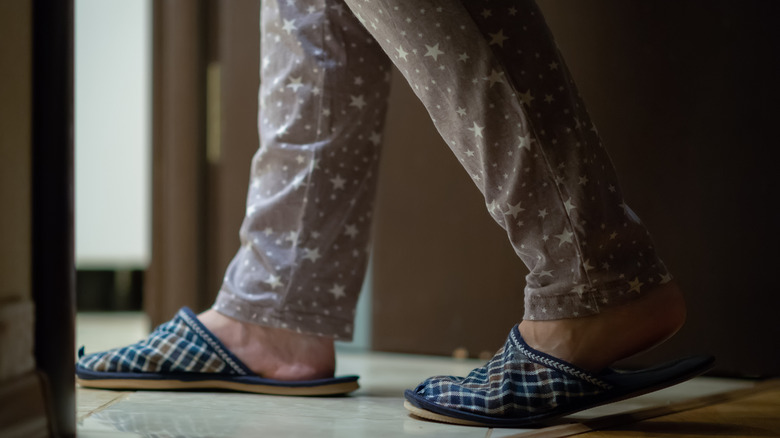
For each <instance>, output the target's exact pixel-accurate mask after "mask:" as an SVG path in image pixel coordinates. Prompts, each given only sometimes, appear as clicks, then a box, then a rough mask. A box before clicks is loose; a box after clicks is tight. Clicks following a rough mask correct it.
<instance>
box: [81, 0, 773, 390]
mask: <svg viewBox="0 0 780 438" xmlns="http://www.w3.org/2000/svg"><path fill="white" fill-rule="evenodd" d="M539 3H540V6H541V7H542V9H543V10H544V12H545V14H546V17H547V20H548V23H549V24H550V26H551V27H552V29H553V32H554V34H555V36H556V38H557V41H558V44H559V46H560V48H561V50H562V51H563V53H564V56H565V57H566V58H567V61H568V63H569V67H570V69H571V70H572V73H573V75H574V77H575V80H576V81H577V83H578V86H579V88H580V91H581V93H582V95H583V96H584V98H585V101H586V102H587V103H588V105H589V110H590V113H591V116H592V118H593V119H594V121H595V122H596V124H597V125H598V126H599V132H600V133H601V135H602V136H603V140H604V143H605V145H606V147H607V149H608V150H609V151H610V153H611V155H612V158H613V161H614V163H615V166H616V168H617V171H618V174H619V176H620V177H621V180H622V183H623V186H624V187H623V188H624V191H625V193H626V196H627V199H628V202H629V203H630V204H631V205H632V208H633V209H634V210H635V211H636V212H637V213H638V214H639V215H640V217H642V219H643V220H644V221H645V222H646V223H647V225H648V227H649V228H650V230H651V232H653V234H654V236H655V240H656V244H657V246H658V248H659V250H660V253H661V255H662V257H663V258H664V259H665V261H666V263H667V265H668V266H669V267H670V269H671V270H672V272H673V273H675V275H676V276H677V278H678V281H679V282H680V283H681V284H682V285H683V287H684V289H685V290H686V292H687V294H688V299H689V305H690V314H689V322H688V324H687V325H686V327H685V328H684V329H683V331H682V332H681V333H680V334H679V335H678V336H677V337H675V338H674V339H673V340H672V341H671V342H669V343H667V344H665V345H664V346H662V347H661V348H659V349H657V350H654V351H653V352H650V353H648V354H645V355H643V356H640V357H637V358H633V359H631V360H629V361H628V363H627V365H641V364H646V363H652V362H657V361H658V360H660V358H661V357H664V358H665V357H669V356H673V355H678V354H684V353H694V352H704V353H711V354H715V355H716V356H717V357H718V360H719V361H718V365H717V368H716V370H715V373H718V374H728V375H743V376H744V375H748V376H758V375H778V374H780V353H777V351H776V348H775V347H776V346H777V342H778V341H777V339H778V338H780V325H778V324H777V323H776V314H777V311H778V308H780V306H779V305H780V300H779V299H778V293H779V292H780V291H778V286H777V282H776V280H775V279H774V275H773V274H774V272H775V269H776V267H777V265H778V262H780V257H778V250H777V248H778V243H779V242H778V237H777V233H775V232H774V231H773V230H774V226H775V225H776V224H777V223H778V219H779V218H778V209H777V208H775V207H774V205H773V204H774V202H775V200H776V199H777V198H776V196H777V188H778V183H777V175H778V171H777V159H776V158H775V156H776V153H775V151H774V150H775V149H776V148H777V147H778V146H780V142H778V140H777V138H778V136H777V132H776V131H777V126H778V120H780V110H778V98H780V90H778V84H777V78H778V77H779V76H778V73H779V72H778V68H777V57H778V54H780V50H779V49H780V30H778V27H777V26H776V22H777V20H778V19H779V18H780V4H778V3H777V2H766V1H761V0H740V1H736V0H731V1H727V0H723V1H706V2H705V1H694V0H658V1H653V2H650V1H639V0H631V1H626V0H593V1H588V2H566V1H564V0H540V1H539ZM74 16H75V27H74V29H75V35H74V38H75V58H74V61H75V62H74V65H75V127H76V130H75V170H76V174H75V175H76V263H77V264H76V267H77V281H76V285H77V305H78V310H79V311H80V312H82V313H86V312H106V311H108V312H128V311H130V312H143V315H145V316H146V317H148V318H149V319H148V320H149V321H150V322H149V323H150V324H152V325H154V324H157V323H160V322H163V321H165V320H167V319H168V318H170V317H171V316H172V315H173V314H174V313H175V311H176V310H177V309H178V308H179V307H181V306H182V305H188V306H190V307H192V308H194V309H196V310H203V309H205V308H207V307H208V306H209V305H210V304H211V302H212V300H213V298H214V296H215V295H216V292H217V290H218V288H219V285H220V281H221V278H222V275H223V272H224V270H225V268H226V266H227V264H228V262H229V261H230V259H231V257H232V256H233V253H234V251H235V250H236V249H237V248H238V228H239V225H240V223H241V219H242V217H243V211H244V197H245V195H246V188H247V183H248V175H249V163H250V159H251V156H252V154H253V153H254V151H255V150H256V148H257V132H256V111H257V87H258V79H259V74H258V65H259V25H258V22H259V1H257V0H230V1H216V0H202V1H165V2H152V1H149V0H144V1H142V0H114V1H110V2H107V1H103V0H76V1H75V14H74ZM402 126H403V129H399V128H400V127H402ZM420 151H424V152H423V153H420ZM410 156H412V157H413V158H412V159H411V160H410V159H409V157H410ZM430 163H436V166H435V167H436V168H437V169H439V172H440V174H439V175H436V177H435V178H433V177H432V176H431V175H430V174H429V171H428V169H430V168H431V167H430V165H429V164H430ZM465 176H466V175H465V173H464V172H463V171H462V169H461V168H460V166H459V165H458V163H457V161H456V160H455V159H454V157H453V156H451V153H450V152H449V149H448V148H447V147H446V145H445V144H444V143H443V142H442V141H441V139H440V138H439V137H438V135H437V133H436V132H435V130H434V129H433V126H432V124H431V122H430V120H429V118H428V116H427V113H426V112H425V110H424V108H423V107H422V106H421V105H420V104H419V102H417V100H416V98H415V97H414V95H413V94H412V93H411V91H410V90H409V88H408V86H407V85H406V84H405V83H404V82H403V79H402V77H401V75H400V74H396V75H395V77H394V80H393V90H392V96H391V106H390V112H389V114H388V124H387V131H386V134H385V138H384V152H383V162H382V170H381V179H380V188H379V193H378V197H379V198H378V204H377V211H376V214H375V223H374V228H375V230H374V231H375V242H374V248H373V255H372V264H371V269H370V272H369V275H368V276H367V280H366V284H365V286H364V291H363V296H362V297H361V303H360V310H359V312H358V322H357V327H356V335H357V337H356V340H355V342H354V343H352V344H351V345H352V346H353V347H355V348H363V349H374V350H380V351H394V352H409V353H425V354H437V355H450V354H453V352H455V351H456V350H457V351H458V352H459V354H464V353H465V354H467V355H469V356H472V357H475V356H478V355H480V354H483V353H485V352H492V351H493V350H495V349H496V348H498V347H499V346H500V344H501V343H502V342H503V340H504V338H505V336H506V332H507V331H508V330H509V328H510V327H511V326H512V325H513V324H515V323H516V322H518V319H519V318H520V316H521V315H522V305H523V304H522V302H523V300H522V288H523V285H524V276H525V274H526V270H525V267H524V266H523V265H522V264H521V263H520V262H519V260H517V258H516V256H515V255H514V253H513V251H512V249H511V247H510V246H509V244H508V242H506V239H505V234H504V233H503V231H502V230H501V229H500V228H499V227H498V226H497V225H496V224H495V223H493V221H492V219H491V218H490V217H489V216H488V214H487V212H486V211H485V208H484V202H483V200H482V198H481V196H480V194H479V193H478V191H477V190H476V188H475V187H473V185H472V183H471V182H470V180H469V179H468V178H466V177H465Z"/></svg>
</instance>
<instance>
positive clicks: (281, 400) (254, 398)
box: [77, 315, 753, 438]
mask: <svg viewBox="0 0 780 438" xmlns="http://www.w3.org/2000/svg"><path fill="white" fill-rule="evenodd" d="M139 318H142V317H141V316H138V315H136V316H133V315H111V316H108V317H105V316H101V315H86V316H85V315H80V316H79V321H78V329H77V341H78V342H79V343H84V344H86V345H87V347H88V348H87V350H88V351H96V350H100V349H104V348H111V347H114V346H118V345H123V344H126V343H129V342H133V341H135V340H137V339H138V338H141V337H143V336H144V335H145V331H144V327H145V325H144V323H143V319H139ZM481 363H482V362H481V361H477V360H456V359H450V358H442V357H432V356H414V355H403V354H389V353H377V352H362V351H350V350H349V349H348V348H342V349H341V351H339V363H338V373H339V374H358V375H360V376H361V380H360V382H361V389H360V390H358V391H356V392H355V393H353V394H351V395H349V396H346V397H332V398H302V397H279V396H260V395H254V394H237V393H214V392H210V393H209V392H119V391H99V390H89V389H83V388H79V389H78V391H77V404H78V418H79V423H78V432H79V436H81V437H104V436H105V437H253V436H270V437H273V436H284V437H298V436H301V437H303V436H306V437H311V436H318V437H319V436H325V437H328V436H334V437H335V436H338V437H385V436H387V437H390V436H392V437H397V436H442V437H461V436H463V437H488V436H489V437H491V438H496V437H507V436H513V435H519V436H522V435H526V434H528V433H534V432H536V433H538V432H539V431H538V430H536V431H534V430H522V429H489V428H479V427H466V426H454V425H447V424H439V423H433V422H428V421H422V420H418V419H416V418H413V417H411V416H409V414H408V413H407V411H406V409H404V407H403V397H402V394H403V390H404V389H406V388H409V387H413V386H414V385H416V384H417V383H418V382H420V381H421V380H423V379H424V378H426V377H428V376H430V375H434V374H453V375H463V374H465V373H468V371H470V370H471V369H472V368H474V367H475V366H479V365H481ZM752 385H753V382H749V381H743V380H739V379H716V378H707V377H702V378H697V379H694V380H692V381H689V382H686V383H684V384H681V385H678V386H675V387H672V388H669V389H666V390H663V391H659V392H656V393H653V394H648V395H645V396H642V397H637V398H634V399H630V400H626V401H623V402H620V403H614V404H611V405H606V406H602V407H599V408H595V409H592V410H589V411H585V412H582V413H579V414H577V415H575V416H573V417H571V418H570V420H571V421H580V420H583V419H592V418H598V417H602V416H605V415H612V414H616V413H623V412H629V411H635V410H637V409H647V408H652V407H657V406H666V405H668V404H670V403H676V402H680V401H684V400H690V399H695V398H697V397H702V396H706V395H710V394H716V393H722V392H728V391H733V390H736V389H740V388H748V387H751V386H752ZM547 436H556V435H547ZM557 436H563V435H561V434H559V435H557Z"/></svg>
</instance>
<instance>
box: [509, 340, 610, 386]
mask: <svg viewBox="0 0 780 438" xmlns="http://www.w3.org/2000/svg"><path fill="white" fill-rule="evenodd" d="M516 332H517V333H516ZM509 335H510V336H511V337H512V342H514V344H515V346H516V347H517V349H518V350H520V352H521V353H523V354H524V355H525V356H526V357H528V358H529V359H531V360H532V361H534V362H536V363H538V364H541V365H544V366H546V367H547V368H553V369H555V370H558V371H560V372H562V373H564V374H567V375H569V376H571V377H574V378H576V379H580V380H584V381H586V382H588V383H590V384H592V385H595V386H598V387H599V388H601V389H604V390H607V391H609V390H611V389H612V388H614V387H613V386H612V385H610V384H609V383H607V382H605V381H603V380H601V379H599V378H597V377H596V376H594V375H593V374H590V373H588V372H587V371H585V370H582V369H580V368H577V367H576V366H574V365H572V364H570V363H568V362H565V361H563V360H561V359H558V358H555V357H553V356H550V355H548V354H545V353H542V352H541V351H537V350H534V349H532V348H531V347H530V346H529V345H528V344H526V343H525V341H524V340H523V338H522V335H520V333H519V331H518V329H517V326H515V327H514V328H513V329H512V331H511V332H510V333H509ZM518 336H519V338H520V339H518Z"/></svg>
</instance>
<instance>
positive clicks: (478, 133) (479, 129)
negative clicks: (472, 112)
mask: <svg viewBox="0 0 780 438" xmlns="http://www.w3.org/2000/svg"><path fill="white" fill-rule="evenodd" d="M483 129H485V127H484V126H479V125H477V122H474V127H473V128H469V131H471V132H473V133H474V138H477V137H479V138H482V130H483Z"/></svg>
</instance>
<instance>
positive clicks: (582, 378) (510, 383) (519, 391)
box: [404, 326, 714, 427]
mask: <svg viewBox="0 0 780 438" xmlns="http://www.w3.org/2000/svg"><path fill="white" fill-rule="evenodd" d="M713 364H714V358H713V357H710V356H694V357H688V358H683V359H678V360H675V361H672V362H669V363H665V364H662V365H658V366H654V367H652V368H647V369H643V370H639V371H617V370H612V369H609V370H606V371H604V372H602V373H599V374H597V375H595V374H592V373H589V372H587V371H585V370H582V369H580V368H578V367H576V366H574V365H572V364H569V363H567V362H565V361H562V360H560V359H556V358H554V357H552V356H550V355H548V354H545V353H543V352H540V351H537V350H534V349H533V348H531V347H529V346H528V345H527V344H526V343H525V341H524V340H523V339H522V337H521V336H520V332H519V330H518V329H517V326H515V327H514V328H513V329H512V332H511V333H510V335H509V337H508V338H507V342H506V344H505V345H504V347H503V348H502V349H501V350H499V352H498V353H496V356H495V357H494V358H493V359H491V360H490V361H489V362H488V363H487V364H486V365H485V366H483V367H480V368H477V369H475V370H473V371H472V372H471V373H470V374H469V375H468V376H466V377H452V376H435V377H431V378H429V379H427V380H425V381H424V382H422V383H421V384H420V385H418V386H417V388H415V389H414V390H411V389H407V390H406V391H405V393H404V395H405V397H406V402H405V406H406V408H407V409H408V410H410V411H411V413H412V414H414V415H416V416H418V417H421V418H424V419H428V420H434V421H441V422H447V423H455V424H465V425H473V426H488V427H527V426H533V425H539V424H540V423H543V422H546V421H549V420H553V419H556V418H559V417H563V416H566V415H569V414H572V413H575V412H578V411H582V410H585V409H590V408H592V407H596V406H600V405H604V404H608V403H612V402H616V401H620V400H624V399H627V398H631V397H635V396H638V395H642V394H646V393H649V392H653V391H657V390H660V389H663V388H666V387H669V386H672V385H675V384H678V383H681V382H683V381H686V380H688V379H691V378H693V377H696V376H698V375H700V374H702V373H704V372H706V371H708V370H709V369H711V368H712V365H713Z"/></svg>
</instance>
